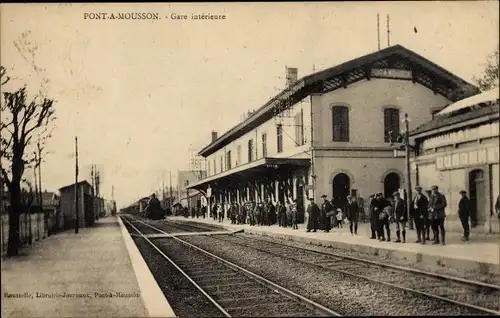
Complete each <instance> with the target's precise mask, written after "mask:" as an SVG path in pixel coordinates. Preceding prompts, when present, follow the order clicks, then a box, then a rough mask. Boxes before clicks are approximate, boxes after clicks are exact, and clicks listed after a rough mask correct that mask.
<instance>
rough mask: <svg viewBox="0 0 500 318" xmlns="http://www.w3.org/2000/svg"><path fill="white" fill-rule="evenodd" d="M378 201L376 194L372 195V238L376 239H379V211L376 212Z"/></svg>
mask: <svg viewBox="0 0 500 318" xmlns="http://www.w3.org/2000/svg"><path fill="white" fill-rule="evenodd" d="M376 203H377V199H376V198H375V194H372V195H370V228H371V231H372V236H371V237H370V239H372V240H376V239H378V238H379V237H378V227H379V226H378V213H376V212H375V204H376Z"/></svg>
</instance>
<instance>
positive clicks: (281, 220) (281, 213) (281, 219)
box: [276, 201, 286, 227]
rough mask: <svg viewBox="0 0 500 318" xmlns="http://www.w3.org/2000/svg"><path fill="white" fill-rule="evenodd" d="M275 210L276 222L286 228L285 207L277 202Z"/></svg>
mask: <svg viewBox="0 0 500 318" xmlns="http://www.w3.org/2000/svg"><path fill="white" fill-rule="evenodd" d="M276 210H278V222H279V225H280V226H281V227H286V207H285V205H284V204H283V202H281V201H278V204H277V205H276Z"/></svg>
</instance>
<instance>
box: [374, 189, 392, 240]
mask: <svg viewBox="0 0 500 318" xmlns="http://www.w3.org/2000/svg"><path fill="white" fill-rule="evenodd" d="M390 207H391V203H390V202H389V201H387V199H386V198H384V197H383V195H382V192H379V193H377V196H376V202H375V208H374V211H375V213H376V214H377V218H378V226H379V227H378V239H379V241H382V242H383V241H385V235H384V228H385V230H386V232H387V242H390V241H391V228H390V227H389V215H390V213H389V210H390Z"/></svg>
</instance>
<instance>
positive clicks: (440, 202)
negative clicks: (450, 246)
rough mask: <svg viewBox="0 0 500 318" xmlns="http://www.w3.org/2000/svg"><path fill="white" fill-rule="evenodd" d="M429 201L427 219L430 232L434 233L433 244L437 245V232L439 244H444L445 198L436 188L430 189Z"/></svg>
mask: <svg viewBox="0 0 500 318" xmlns="http://www.w3.org/2000/svg"><path fill="white" fill-rule="evenodd" d="M431 191H432V193H431V199H430V202H429V219H430V220H431V221H432V231H433V232H434V242H433V243H432V244H439V232H441V244H443V245H444V244H445V240H444V238H445V231H444V219H445V217H446V215H445V212H444V209H445V208H446V205H447V204H446V198H445V196H444V195H443V194H441V193H440V192H439V188H438V186H436V185H434V186H432V187H431Z"/></svg>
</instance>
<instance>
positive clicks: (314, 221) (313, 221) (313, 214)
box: [307, 198, 320, 232]
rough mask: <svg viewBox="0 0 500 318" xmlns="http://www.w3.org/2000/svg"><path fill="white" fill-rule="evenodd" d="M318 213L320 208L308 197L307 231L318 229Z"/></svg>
mask: <svg viewBox="0 0 500 318" xmlns="http://www.w3.org/2000/svg"><path fill="white" fill-rule="evenodd" d="M319 214H320V209H319V207H318V205H317V204H316V203H314V198H309V205H308V206H307V215H308V216H309V217H308V220H307V232H311V230H312V231H313V232H316V230H317V229H318V217H319Z"/></svg>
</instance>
